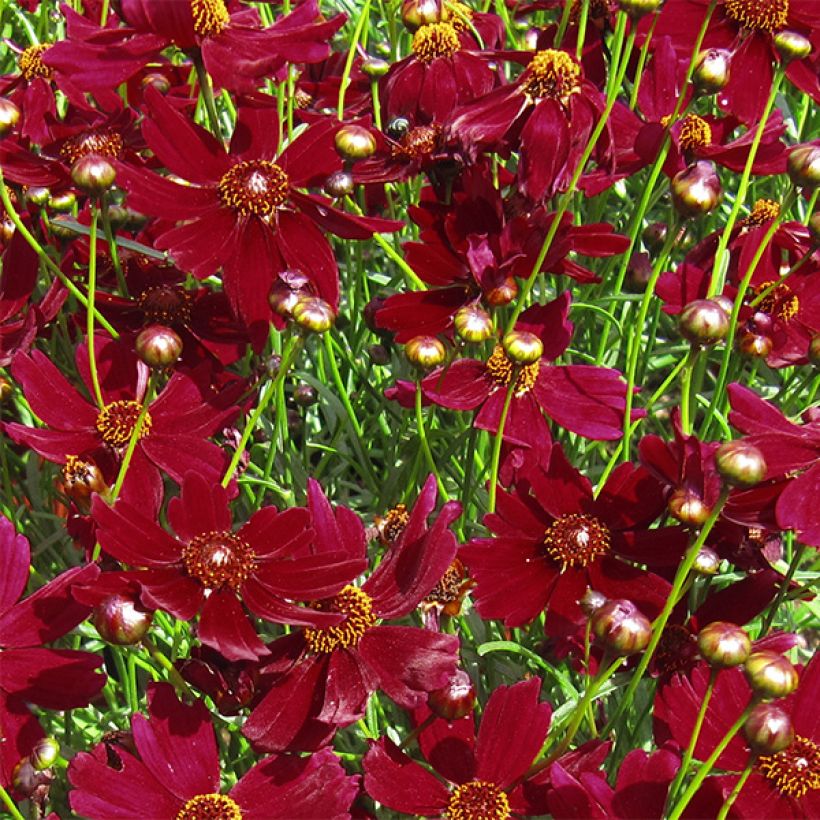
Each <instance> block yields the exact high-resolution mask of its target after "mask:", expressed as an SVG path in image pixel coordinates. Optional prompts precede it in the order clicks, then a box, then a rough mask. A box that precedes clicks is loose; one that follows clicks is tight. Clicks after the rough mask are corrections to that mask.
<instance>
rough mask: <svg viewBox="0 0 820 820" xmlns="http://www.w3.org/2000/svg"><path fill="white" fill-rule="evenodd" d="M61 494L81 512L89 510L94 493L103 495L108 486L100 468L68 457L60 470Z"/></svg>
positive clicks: (91, 463) (75, 457) (79, 459)
mask: <svg viewBox="0 0 820 820" xmlns="http://www.w3.org/2000/svg"><path fill="white" fill-rule="evenodd" d="M62 479H63V492H65V494H66V495H67V496H68V497H69V498H70V499H71V500H72V501H73V502H74V503H75V504H76V505H77V507H78V508H79V509H80V511H81V512H83V513H85V512H88V510H89V509H90V503H91V496H92V495H93V494H94V493H97V495H104V494H105V493H106V492H107V490H108V486H107V485H106V483H105V479H104V478H103V474H102V472H101V470H100V468H99V467H98V466H97V465H96V464H94V463H93V462H90V461H84V460H83V459H81V458H78V457H77V456H68V458H67V459H66V463H65V464H64V465H63V469H62Z"/></svg>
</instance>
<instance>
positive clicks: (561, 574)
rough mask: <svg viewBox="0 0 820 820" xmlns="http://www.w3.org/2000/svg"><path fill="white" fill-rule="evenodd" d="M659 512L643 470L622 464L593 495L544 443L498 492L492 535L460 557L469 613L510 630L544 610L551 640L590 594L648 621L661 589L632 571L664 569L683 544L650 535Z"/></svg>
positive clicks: (669, 530)
mask: <svg viewBox="0 0 820 820" xmlns="http://www.w3.org/2000/svg"><path fill="white" fill-rule="evenodd" d="M662 510H663V494H662V492H661V490H660V488H659V487H658V485H657V483H656V482H655V481H654V479H652V477H651V476H650V475H649V473H648V472H646V470H644V469H643V468H642V467H636V466H634V465H632V464H622V465H621V466H619V467H618V468H617V469H616V470H614V471H613V473H612V475H611V476H610V477H609V479H608V480H607V482H606V484H605V485H604V487H603V488H602V489H601V491H600V492H599V493H598V494H597V495H596V496H593V493H592V485H591V484H590V482H589V479H587V478H586V477H585V476H583V475H582V474H581V473H580V472H578V471H577V470H575V469H574V468H573V467H572V465H571V464H570V463H569V462H568V461H567V459H566V456H565V455H564V453H563V450H562V449H561V447H560V446H559V445H557V444H555V445H553V447H552V450H551V454H550V459H549V463H548V464H543V465H535V466H533V467H532V468H531V469H529V470H528V471H526V472H525V473H524V475H523V480H521V481H520V482H519V483H517V484H516V485H514V486H513V488H512V489H511V490H510V491H506V490H503V489H501V490H499V493H498V499H497V507H496V511H495V513H492V514H489V515H487V516H485V518H484V523H485V525H486V526H487V527H488V528H489V530H490V531H491V532H492V533H493V536H492V537H489V538H474V539H473V540H472V541H470V542H469V543H468V544H467V545H466V546H465V547H463V548H462V549H461V550H460V552H459V557H460V558H461V560H463V561H464V563H465V564H466V565H467V567H468V568H469V570H470V575H471V576H472V578H473V580H474V581H475V587H474V588H473V590H472V592H471V595H472V598H473V602H474V605H475V608H476V610H477V611H478V613H479V614H480V615H481V617H482V618H487V619H490V618H502V619H503V620H504V623H505V624H506V625H507V626H511V627H512V626H521V625H522V624H526V623H529V622H530V621H532V620H533V619H534V618H535V617H536V616H538V614H539V613H541V612H542V611H544V610H546V613H547V618H546V629H547V632H548V633H549V634H551V635H556V636H560V635H562V634H568V633H569V632H573V631H574V630H575V625H577V624H579V623H582V622H583V621H584V619H585V615H584V614H583V612H582V611H581V608H580V606H579V604H578V601H579V600H580V599H581V598H582V597H583V595H584V593H585V592H586V590H587V589H588V588H589V589H593V590H595V591H596V592H600V593H601V594H603V595H606V596H607V597H608V598H626V599H628V600H630V601H632V602H633V603H635V604H636V605H637V606H638V607H640V608H641V610H642V611H643V612H644V614H646V615H647V616H649V617H654V616H655V615H657V614H658V613H659V612H660V610H661V608H662V607H663V605H664V603H665V601H666V595H667V594H668V590H669V584H668V583H667V582H666V581H665V580H664V579H663V577H661V576H660V575H657V574H655V573H654V572H652V571H651V570H648V569H643V568H642V567H641V565H643V564H646V565H648V566H650V567H652V566H654V567H659V568H669V567H673V566H675V565H676V563H677V561H678V560H679V558H680V556H681V554H682V553H683V550H684V549H685V547H686V542H687V538H686V535H685V533H684V531H683V530H681V529H679V528H676V527H662V528H658V529H649V526H650V525H651V524H652V523H653V522H654V521H655V520H656V519H657V518H658V517H659V515H660V513H661V511H662Z"/></svg>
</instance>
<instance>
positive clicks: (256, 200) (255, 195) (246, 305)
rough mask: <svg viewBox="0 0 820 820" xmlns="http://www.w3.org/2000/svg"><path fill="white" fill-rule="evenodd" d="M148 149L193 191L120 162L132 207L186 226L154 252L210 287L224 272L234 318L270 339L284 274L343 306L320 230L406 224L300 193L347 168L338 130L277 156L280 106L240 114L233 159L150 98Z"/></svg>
mask: <svg viewBox="0 0 820 820" xmlns="http://www.w3.org/2000/svg"><path fill="white" fill-rule="evenodd" d="M146 100H147V102H146V108H147V109H148V114H149V118H147V119H146V120H145V122H144V125H143V133H144V135H145V139H146V142H147V143H148V145H149V146H150V147H151V149H152V150H153V152H154V153H155V154H156V156H157V157H158V158H159V160H160V161H161V162H162V163H163V164H164V165H165V167H166V168H168V169H169V170H170V171H172V172H173V173H174V174H176V175H177V176H179V177H181V178H182V179H184V180H187V181H188V182H190V183H191V184H189V185H179V184H177V183H174V182H170V181H168V180H166V179H163V178H162V177H160V176H158V175H156V174H154V173H151V172H148V171H144V170H136V169H133V168H130V167H129V166H127V165H125V164H123V163H118V165H117V173H118V181H119V182H120V183H122V184H123V185H124V187H125V188H126V189H127V190H128V192H129V199H128V201H129V204H130V205H131V207H133V208H135V209H137V210H138V211H141V212H142V213H145V214H152V215H154V216H158V217H161V218H162V219H163V220H172V221H177V220H184V224H182V225H180V226H178V227H175V228H169V229H167V230H164V231H163V232H162V233H160V234H159V237H158V239H157V240H156V245H157V247H159V248H162V249H165V250H168V251H169V252H170V254H171V256H173V258H174V260H175V262H176V263H177V265H178V266H179V267H181V268H183V269H184V270H190V271H191V272H192V273H193V274H194V276H196V277H197V278H200V279H203V278H205V277H207V276H210V275H212V274H213V273H215V272H216V271H217V270H218V269H219V268H220V267H222V269H223V272H224V273H223V284H224V288H225V292H226V293H227V294H228V298H229V300H230V302H231V306H232V308H233V311H234V313H235V315H236V316H237V317H239V318H242V319H243V320H244V321H245V322H246V323H248V324H249V325H251V326H252V327H251V330H252V332H254V333H256V334H257V335H260V334H261V335H262V336H263V337H266V334H267V327H268V322H269V319H270V316H271V310H270V307H269V305H268V294H269V292H270V289H271V286H272V285H273V283H274V282H275V281H276V278H277V275H278V274H280V273H282V272H283V271H286V270H288V269H292V270H296V271H301V272H302V273H304V274H305V275H307V277H308V278H309V280H310V283H311V285H312V287H313V288H314V289H315V292H316V293H317V294H318V295H319V296H321V297H322V298H323V299H324V300H325V301H327V302H329V303H330V304H331V305H332V306H333V307H336V306H337V305H338V302H339V282H338V275H339V274H338V269H337V267H336V260H335V258H334V256H333V251H332V249H331V247H330V244H329V243H328V241H327V239H326V238H325V235H324V233H323V232H322V230H321V228H325V229H327V230H330V231H331V232H333V233H335V234H337V235H339V236H342V237H344V238H346V239H366V238H367V237H368V236H370V235H371V234H372V233H373V231H380V230H394V229H395V228H397V227H398V226H399V224H400V223H397V222H390V221H387V220H382V219H366V218H363V217H356V216H353V215H352V214H348V213H345V212H343V211H339V210H337V209H335V208H333V207H331V206H330V204H329V202H328V200H327V199H325V198H323V197H318V196H314V195H311V194H306V193H302V192H300V191H298V190H297V189H298V188H300V187H307V186H311V185H319V184H323V183H324V182H325V180H326V179H327V177H328V175H329V174H331V173H332V172H333V171H335V170H337V169H339V168H340V167H341V159H340V158H339V155H338V154H337V153H336V151H335V149H334V146H333V134H334V133H335V131H336V130H337V129H338V127H339V124H338V123H337V122H335V121H330V120H323V121H322V122H319V123H316V124H315V125H313V126H311V127H310V128H309V129H308V130H307V131H305V132H304V133H303V134H301V135H300V136H299V137H297V139H295V140H294V141H293V142H292V143H291V144H290V145H288V147H287V148H286V149H285V150H284V151H283V152H282V153H281V154H280V155H279V156H277V151H278V149H279V121H278V117H277V115H276V108H275V101H273V102H269V101H268V100H261V98H260V99H259V100H256V101H254V102H253V103H251V102H248V104H246V105H243V106H241V107H240V109H239V112H238V123H237V126H236V129H235V131H234V135H233V138H232V140H231V147H230V152H229V153H225V151H224V149H223V148H222V146H221V145H220V143H219V142H218V141H217V140H216V138H214V137H213V136H212V135H211V134H209V133H208V132H207V131H205V130H204V129H203V128H200V127H199V126H197V125H195V124H193V123H191V122H189V121H188V120H187V119H186V118H185V117H184V116H183V115H182V114H180V113H179V112H178V111H176V110H175V109H174V108H172V107H171V106H170V105H169V104H168V103H167V102H166V101H165V100H164V99H163V98H162V96H161V95H160V94H158V93H157V92H150V93H147V94H146Z"/></svg>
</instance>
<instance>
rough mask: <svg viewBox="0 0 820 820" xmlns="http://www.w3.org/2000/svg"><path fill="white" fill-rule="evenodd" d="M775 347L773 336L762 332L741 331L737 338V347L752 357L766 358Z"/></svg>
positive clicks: (745, 354)
mask: <svg viewBox="0 0 820 820" xmlns="http://www.w3.org/2000/svg"><path fill="white" fill-rule="evenodd" d="M773 347H774V341H773V340H772V337H771V336H765V335H763V334H762V333H748V332H747V333H741V334H740V336H739V337H738V340H737V349H738V350H739V351H740V352H741V353H742V354H743V355H744V356H748V357H749V358H750V359H765V358H766V356H768V355H769V354H770V353H771V352H772V348H773Z"/></svg>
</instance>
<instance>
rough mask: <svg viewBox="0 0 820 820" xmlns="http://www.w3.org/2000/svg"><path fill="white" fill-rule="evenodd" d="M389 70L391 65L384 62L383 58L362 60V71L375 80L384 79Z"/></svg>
mask: <svg viewBox="0 0 820 820" xmlns="http://www.w3.org/2000/svg"><path fill="white" fill-rule="evenodd" d="M389 70H390V63H388V62H387V60H382V59H381V57H367V58H366V59H364V60H362V71H363V72H364V73H365V74H367V76H368V77H371V78H373V79H376V78H378V77H384V75H385V74H387V72H388V71H389Z"/></svg>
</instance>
